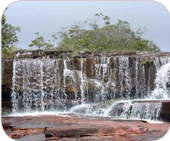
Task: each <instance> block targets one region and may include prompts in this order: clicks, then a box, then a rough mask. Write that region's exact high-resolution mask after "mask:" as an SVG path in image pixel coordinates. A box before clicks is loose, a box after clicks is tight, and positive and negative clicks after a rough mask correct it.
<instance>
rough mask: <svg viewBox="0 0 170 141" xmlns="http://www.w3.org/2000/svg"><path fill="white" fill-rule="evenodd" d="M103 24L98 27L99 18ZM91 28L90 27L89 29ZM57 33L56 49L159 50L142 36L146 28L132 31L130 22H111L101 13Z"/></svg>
mask: <svg viewBox="0 0 170 141" xmlns="http://www.w3.org/2000/svg"><path fill="white" fill-rule="evenodd" d="M101 17H102V20H103V21H104V25H102V26H101V27H99V24H98V22H99V20H100V19H101ZM89 22H90V23H89ZM84 27H86V28H84ZM90 28H91V29H90ZM63 29H64V30H62V31H61V32H58V35H59V36H60V38H61V41H60V42H59V44H58V49H59V50H62V49H68V50H73V51H81V50H84V49H87V50H89V51H159V50H160V49H159V47H158V46H157V45H156V44H154V43H153V41H150V40H146V39H143V38H142V35H143V34H144V33H145V32H146V28H145V27H144V28H139V29H138V30H137V31H133V30H132V28H131V25H130V23H128V22H127V21H121V20H119V21H118V22H117V23H115V24H111V19H110V17H109V16H107V15H106V16H105V15H103V14H102V13H100V14H98V13H97V14H95V15H94V18H93V19H90V20H89V21H85V22H76V23H75V24H74V25H72V26H69V27H67V28H63Z"/></svg>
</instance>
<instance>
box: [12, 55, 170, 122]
mask: <svg viewBox="0 0 170 141" xmlns="http://www.w3.org/2000/svg"><path fill="white" fill-rule="evenodd" d="M152 60H153V63H152V64H151V63H146V64H143V59H142V58H137V57H135V58H133V57H125V56H119V57H106V56H103V57H100V58H99V57H96V58H90V59H85V58H80V59H77V60H76V59H23V60H14V63H13V82H12V83H13V86H12V95H11V96H12V105H13V109H12V111H13V113H21V112H39V111H51V112H55V111H65V112H66V111H67V112H73V113H83V114H91V115H100V116H112V117H114V118H122V119H126V118H131V119H133V118H138V119H152V120H156V119H159V112H160V109H161V103H159V102H154V103H149V104H148V103H144V102H143V103H142V102H133V101H132V100H129V99H145V98H147V99H167V98H169V95H168V93H169V88H168V87H169V85H170V83H169V80H170V59H169V58H168V57H155V58H152ZM155 74H156V78H155ZM154 80H155V89H154V84H152V81H154ZM150 91H152V92H150ZM120 98H121V99H123V101H121V100H120V101H118V102H113V104H112V105H111V106H109V105H107V104H106V103H107V102H109V101H111V100H113V99H120ZM124 100H125V101H124ZM134 101H135V100H134ZM105 104H106V105H107V106H104V107H103V105H105Z"/></svg>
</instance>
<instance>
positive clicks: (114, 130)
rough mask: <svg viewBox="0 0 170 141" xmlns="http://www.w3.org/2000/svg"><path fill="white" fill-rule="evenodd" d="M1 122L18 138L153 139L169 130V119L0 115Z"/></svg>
mask: <svg viewBox="0 0 170 141" xmlns="http://www.w3.org/2000/svg"><path fill="white" fill-rule="evenodd" d="M2 124H3V127H4V130H5V132H6V133H7V134H8V135H9V136H10V137H11V138H17V140H21V141H24V140H27V141H42V140H46V141H51V140H59V141H77V140H78V141H82V140H86V141H88V140H89V141H91V140H92V141H100V140H102V141H103V140H104V141H107V140H108V141H119V140H121V141H140V140H147V141H152V140H157V139H159V138H161V137H162V136H164V135H165V134H166V132H167V130H168V129H169V123H168V122H163V123H162V124H155V123H154V124H153V123H147V122H144V121H132V120H126V121H122V120H111V119H109V118H98V119H89V118H79V117H78V116H76V115H69V117H67V116H66V117H62V116H52V115H46V116H44V115H43V116H23V117H2Z"/></svg>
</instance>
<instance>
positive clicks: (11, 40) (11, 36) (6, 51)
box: [1, 13, 160, 64]
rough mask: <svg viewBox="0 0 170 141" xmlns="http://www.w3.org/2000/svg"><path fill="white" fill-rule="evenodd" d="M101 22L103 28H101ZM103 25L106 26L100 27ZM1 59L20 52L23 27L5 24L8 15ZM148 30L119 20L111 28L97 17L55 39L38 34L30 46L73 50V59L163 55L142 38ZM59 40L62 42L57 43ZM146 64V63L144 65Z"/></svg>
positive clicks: (64, 29) (107, 19)
mask: <svg viewBox="0 0 170 141" xmlns="http://www.w3.org/2000/svg"><path fill="white" fill-rule="evenodd" d="M99 21H100V24H99ZM101 23H103V25H102V26H101ZM1 25H2V57H10V58H14V57H15V51H16V50H18V49H17V48H16V47H15V44H16V43H17V42H18V37H17V32H20V27H18V26H12V25H11V24H8V23H7V22H6V17H5V15H3V16H2V21H1ZM145 31H146V28H139V29H138V30H137V31H133V30H132V28H131V26H130V24H129V23H128V22H127V21H121V20H119V21H118V22H117V23H115V24H112V23H111V19H110V17H109V16H107V15H103V14H102V13H97V14H95V15H94V17H93V18H91V19H88V21H84V22H76V23H74V25H71V26H69V27H66V28H62V30H61V31H60V32H57V33H56V34H54V35H52V36H51V38H52V39H49V40H45V38H44V37H43V36H41V35H40V34H39V32H36V33H35V34H36V36H37V37H36V38H35V39H34V40H32V41H31V43H30V44H29V46H30V47H36V48H38V49H39V50H71V51H73V53H71V54H68V57H69V56H74V55H77V54H79V53H80V52H81V51H84V50H86V51H91V52H93V51H106V52H110V51H160V49H159V47H158V46H157V45H156V44H154V43H153V41H149V40H146V39H143V38H142V35H143V34H144V33H145ZM58 38H59V40H58ZM144 63H145V62H143V64H144Z"/></svg>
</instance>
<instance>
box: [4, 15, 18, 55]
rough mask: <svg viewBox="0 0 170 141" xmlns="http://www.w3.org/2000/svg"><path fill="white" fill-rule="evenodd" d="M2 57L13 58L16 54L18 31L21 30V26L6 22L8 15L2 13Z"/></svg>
mask: <svg viewBox="0 0 170 141" xmlns="http://www.w3.org/2000/svg"><path fill="white" fill-rule="evenodd" d="M1 25H2V34H1V35H2V36H1V43H2V57H9V58H13V57H14V56H15V53H14V50H15V44H16V43H17V42H18V37H17V35H16V34H17V32H20V27H18V26H12V25H11V24H9V23H7V22H6V16H5V15H4V14H3V15H2V20H1Z"/></svg>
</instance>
